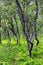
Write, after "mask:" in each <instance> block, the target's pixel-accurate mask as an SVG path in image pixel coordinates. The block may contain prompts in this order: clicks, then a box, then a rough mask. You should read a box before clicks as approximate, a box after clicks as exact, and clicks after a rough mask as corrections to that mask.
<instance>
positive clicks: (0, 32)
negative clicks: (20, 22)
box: [0, 15, 2, 44]
mask: <svg viewBox="0 0 43 65" xmlns="http://www.w3.org/2000/svg"><path fill="white" fill-rule="evenodd" d="M1 43H2V42H1V15H0V44H1Z"/></svg>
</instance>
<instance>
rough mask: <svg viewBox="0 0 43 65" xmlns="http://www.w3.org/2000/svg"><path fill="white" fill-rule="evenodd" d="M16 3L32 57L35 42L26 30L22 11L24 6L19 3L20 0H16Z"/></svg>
mask: <svg viewBox="0 0 43 65" xmlns="http://www.w3.org/2000/svg"><path fill="white" fill-rule="evenodd" d="M16 4H17V8H18V14H19V17H20V20H21V24H22V29H23V32H24V35H25V36H26V40H27V43H28V50H29V55H30V57H31V51H32V47H33V43H32V42H31V41H30V40H29V34H28V33H26V31H25V19H24V13H23V11H22V8H21V6H20V3H19V1H18V0H16ZM26 22H27V21H26Z"/></svg>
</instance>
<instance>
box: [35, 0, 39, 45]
mask: <svg viewBox="0 0 43 65" xmlns="http://www.w3.org/2000/svg"><path fill="white" fill-rule="evenodd" d="M35 4H36V14H35V19H34V32H35V39H36V41H37V43H36V46H37V45H38V44H39V40H38V38H37V30H36V28H37V18H38V1H37V0H35Z"/></svg>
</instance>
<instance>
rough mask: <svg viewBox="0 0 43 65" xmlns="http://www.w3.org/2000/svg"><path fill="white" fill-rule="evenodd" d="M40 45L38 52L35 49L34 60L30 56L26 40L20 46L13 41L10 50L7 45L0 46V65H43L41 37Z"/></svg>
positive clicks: (33, 51)
mask: <svg viewBox="0 0 43 65" xmlns="http://www.w3.org/2000/svg"><path fill="white" fill-rule="evenodd" d="M39 40H40V43H39V46H38V48H37V50H36V49H35V48H34V47H35V45H34V47H33V50H32V53H33V55H32V58H30V57H29V56H28V50H27V44H26V43H24V42H25V40H21V41H22V42H23V43H21V44H20V46H18V45H16V44H15V43H14V41H12V43H11V45H10V48H8V46H7V44H4V43H2V44H1V45H0V65H1V63H2V65H43V37H39Z"/></svg>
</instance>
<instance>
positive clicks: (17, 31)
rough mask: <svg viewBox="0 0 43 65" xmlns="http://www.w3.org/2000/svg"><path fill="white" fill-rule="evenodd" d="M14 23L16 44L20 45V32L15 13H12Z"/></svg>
mask: <svg viewBox="0 0 43 65" xmlns="http://www.w3.org/2000/svg"><path fill="white" fill-rule="evenodd" d="M14 19H15V23H16V34H17V45H20V33H19V29H18V22H17V20H16V15H14Z"/></svg>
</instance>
